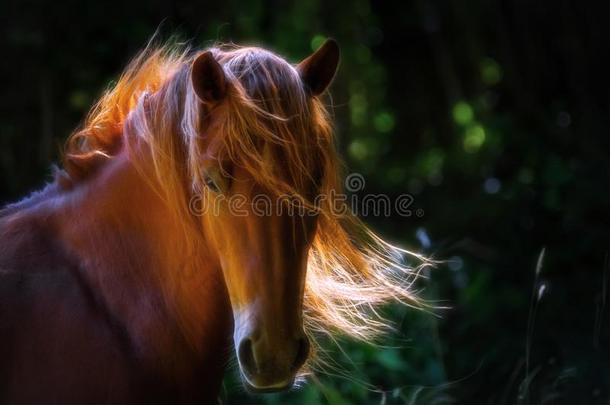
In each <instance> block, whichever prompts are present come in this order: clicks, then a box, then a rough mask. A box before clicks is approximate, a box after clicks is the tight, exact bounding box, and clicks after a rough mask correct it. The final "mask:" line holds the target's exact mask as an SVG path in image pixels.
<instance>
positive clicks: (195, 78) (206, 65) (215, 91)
mask: <svg viewBox="0 0 610 405" xmlns="http://www.w3.org/2000/svg"><path fill="white" fill-rule="evenodd" d="M191 83H192V85H193V90H195V94H197V97H199V99H200V100H201V102H202V103H208V104H215V103H218V102H219V101H221V100H222V99H223V98H224V97H225V95H226V94H227V80H226V77H225V72H224V70H223V69H222V66H220V64H219V63H218V62H217V61H216V59H215V58H214V55H213V54H212V52H210V51H205V52H203V53H202V54H201V55H199V56H197V58H195V60H194V61H193V65H192V66H191Z"/></svg>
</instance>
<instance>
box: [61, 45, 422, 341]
mask: <svg viewBox="0 0 610 405" xmlns="http://www.w3.org/2000/svg"><path fill="white" fill-rule="evenodd" d="M211 50H212V51H213V52H214V55H215V57H216V59H217V60H218V62H219V63H220V64H221V65H222V66H223V69H224V71H225V74H226V76H227V80H228V82H229V83H230V84H231V86H230V90H229V94H228V96H227V99H226V101H223V102H225V103H226V106H227V113H226V114H223V118H222V120H221V122H220V123H219V125H220V132H219V133H222V136H223V148H222V153H223V157H220V156H219V157H218V159H219V161H221V159H225V160H226V159H227V157H228V159H229V160H230V161H232V162H236V164H239V165H241V166H242V167H244V168H245V169H246V170H248V172H249V173H250V174H251V175H252V176H253V178H254V179H255V180H256V181H257V182H260V183H261V184H265V185H266V186H267V187H269V188H270V189H271V190H272V191H273V192H274V193H276V194H277V195H291V196H294V195H297V196H299V197H300V198H301V199H302V200H303V201H305V202H307V203H308V204H310V205H311V204H313V202H312V201H311V198H310V196H307V195H302V194H303V193H302V186H303V184H306V183H307V181H308V180H311V179H312V178H313V179H314V180H315V182H316V184H317V185H318V186H319V193H320V194H322V195H330V194H332V193H335V194H337V193H341V191H342V181H341V179H342V176H341V174H340V160H339V158H338V155H337V152H336V150H335V139H334V133H333V132H334V131H333V126H332V121H331V118H330V116H329V113H328V111H327V109H326V107H325V105H324V103H323V102H322V101H321V100H320V99H319V98H317V97H311V96H309V95H308V94H307V92H306V90H305V89H304V88H303V86H302V84H301V83H300V81H299V80H300V78H299V76H298V73H297V72H296V70H295V68H294V67H293V66H292V65H289V64H288V63H286V62H285V61H284V60H283V59H281V58H280V57H279V56H277V55H275V54H273V53H271V52H269V51H266V50H263V49H260V48H255V47H244V48H240V47H235V46H224V47H222V46H219V47H216V48H212V49H211ZM196 54H197V52H194V51H192V50H190V49H188V48H185V47H180V46H175V45H162V46H155V45H149V46H148V47H147V48H146V49H145V50H144V51H142V52H141V53H140V54H139V55H138V56H137V57H136V58H135V59H134V60H133V61H132V62H131V63H130V64H129V66H128V67H127V68H126V70H125V71H124V73H123V74H122V75H121V77H120V79H119V80H118V81H117V82H116V84H115V85H114V86H113V87H112V88H111V89H109V90H108V91H107V92H106V93H105V94H104V95H103V96H102V97H101V99H100V100H99V101H98V102H97V104H96V105H95V106H94V107H93V108H92V110H91V112H90V113H89V115H88V117H87V119H86V121H85V123H84V125H83V127H82V128H81V129H79V130H78V131H77V132H75V133H74V134H73V135H72V136H71V137H70V138H69V140H68V142H67V144H66V148H65V158H64V166H65V169H66V171H67V173H68V175H69V177H70V179H71V180H70V181H71V182H74V183H75V182H78V181H79V180H81V179H83V178H86V177H87V176H88V175H89V174H90V173H92V172H94V171H95V169H96V168H98V167H99V166H100V165H101V164H103V162H104V161H106V160H108V159H111V158H112V156H113V154H115V153H117V151H118V150H119V147H120V146H121V145H122V144H124V143H126V142H125V140H124V138H125V137H126V136H128V135H131V134H134V135H135V136H137V138H138V139H141V140H143V141H144V142H145V143H146V144H148V145H149V146H150V150H151V151H152V155H153V156H152V158H153V162H154V166H155V173H154V175H153V176H152V178H151V182H152V183H151V184H154V185H155V187H156V189H157V190H158V192H159V193H160V195H162V196H164V198H165V200H166V201H167V204H169V205H170V207H172V209H173V211H174V212H175V213H176V218H177V220H182V221H184V222H185V223H192V222H193V221H192V214H191V213H190V212H189V204H188V201H189V198H190V196H191V195H192V194H193V193H197V192H200V191H201V190H202V189H203V186H204V179H203V178H202V175H201V168H200V162H201V160H202V156H203V154H204V153H205V151H204V150H202V148H201V142H200V138H201V136H200V134H199V133H198V128H200V124H201V122H200V120H201V119H202V118H201V117H202V115H203V114H201V108H203V107H202V105H201V103H200V102H199V101H198V99H197V97H196V95H195V94H194V91H193V90H192V88H191V87H192V86H190V77H189V75H190V66H191V63H192V60H193V58H194V57H195V56H196ZM261 145H272V146H273V150H275V151H276V153H275V154H274V155H273V156H271V157H270V156H268V155H263V148H262V147H261ZM270 159H271V161H270ZM185 163H186V164H185ZM318 169H319V171H318V172H316V170H318ZM278 171H280V172H284V173H288V174H289V175H288V176H286V175H285V174H284V175H280V174H279V173H278ZM287 178H289V179H290V181H286V179H287ZM316 209H317V210H318V212H319V220H318V227H317V231H316V235H315V238H314V241H313V245H312V247H311V250H310V252H309V262H308V270H307V279H306V286H305V296H304V297H305V298H304V322H305V329H306V332H307V333H308V334H309V335H310V337H311V338H312V341H314V342H315V339H314V338H315V336H316V335H320V334H322V335H327V336H330V337H331V338H332V336H334V335H336V334H347V335H349V336H352V337H354V338H357V339H359V340H362V341H369V342H370V341H373V340H374V339H375V338H376V337H377V336H378V335H379V334H381V333H384V332H387V331H388V330H390V329H391V323H390V322H389V321H388V320H387V319H385V318H384V317H383V316H382V315H380V313H379V311H378V309H379V308H380V306H382V305H384V304H386V303H388V302H392V301H398V302H401V303H403V304H406V305H409V306H413V307H417V308H421V307H422V306H425V305H426V304H425V303H423V302H422V301H421V300H420V299H418V297H417V296H416V295H415V294H414V292H413V288H412V286H413V283H414V281H415V280H416V279H417V277H418V275H419V273H420V271H421V270H422V269H423V268H425V267H427V266H429V265H431V262H430V261H429V260H427V259H426V258H424V257H423V256H421V255H418V254H416V253H413V252H409V251H406V250H403V249H400V248H398V247H395V246H393V245H391V244H389V243H387V242H385V241H384V240H383V239H382V238H380V237H379V236H377V235H376V234H375V233H373V232H372V231H371V230H370V229H369V228H368V227H367V226H366V225H364V224H363V223H362V222H361V221H360V220H359V219H358V218H357V217H356V216H355V215H353V214H351V213H350V212H349V210H347V211H346V210H344V209H340V210H337V207H336V202H331V201H328V200H323V202H322V204H319V205H317V206H316ZM337 211H339V212H341V213H340V214H339V213H338V212H337ZM192 248H193V249H194V247H192ZM185 249H188V247H187V248H185ZM185 257H190V256H185ZM409 263H414V265H413V266H412V265H410V264H409Z"/></svg>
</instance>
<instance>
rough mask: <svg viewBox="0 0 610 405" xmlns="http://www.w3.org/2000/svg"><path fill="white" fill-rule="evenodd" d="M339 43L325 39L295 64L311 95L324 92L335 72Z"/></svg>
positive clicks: (337, 62)
mask: <svg viewBox="0 0 610 405" xmlns="http://www.w3.org/2000/svg"><path fill="white" fill-rule="evenodd" d="M339 55H340V51H339V45H338V44H337V41H335V40H334V39H331V38H329V39H327V40H326V42H324V44H322V46H321V47H320V48H318V50H317V51H315V52H314V53H313V54H311V55H310V56H308V57H307V58H306V59H305V60H303V61H302V62H301V63H299V64H298V65H297V71H298V72H299V75H300V76H301V79H302V80H303V83H305V86H307V88H308V89H309V91H310V92H311V94H312V95H313V96H319V95H320V94H322V93H324V90H326V89H327V88H328V86H329V85H330V83H331V82H332V81H333V78H334V77H335V73H337V66H338V65H339Z"/></svg>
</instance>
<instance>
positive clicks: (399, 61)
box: [0, 0, 610, 404]
mask: <svg viewBox="0 0 610 405" xmlns="http://www.w3.org/2000/svg"><path fill="white" fill-rule="evenodd" d="M0 4H1V6H0V7H1V8H0V19H1V21H0V44H1V52H0V60H1V61H0V66H1V68H0V69H1V71H0V73H1V78H2V93H1V94H2V97H0V171H1V173H2V174H1V176H0V201H2V202H8V201H11V200H14V199H16V198H19V196H23V195H24V194H25V193H27V192H28V191H31V190H33V189H35V188H37V187H40V186H41V185H42V184H43V183H44V181H45V179H48V178H49V173H50V170H49V168H50V165H51V163H52V162H54V161H57V159H58V156H59V150H60V146H61V145H62V142H63V141H64V140H65V138H66V137H67V136H68V134H69V133H70V132H71V130H72V129H74V128H75V127H76V126H77V125H78V124H79V122H80V121H81V120H82V119H83V117H84V114H85V113H86V111H87V110H88V108H89V107H90V105H91V103H92V102H93V101H94V100H95V99H96V98H97V97H98V96H99V95H100V93H101V92H102V91H103V89H104V88H105V87H106V86H107V85H108V84H109V83H110V81H111V80H112V79H113V78H116V77H117V75H118V74H119V73H120V72H121V70H122V68H123V67H124V66H125V64H126V63H127V62H128V60H129V59H130V57H132V56H133V55H134V54H135V52H136V51H137V50H138V49H140V48H141V47H142V46H143V45H144V44H145V43H146V41H147V40H148V39H149V38H150V36H151V35H152V34H153V33H154V31H155V30H156V29H157V28H158V27H160V32H161V35H162V36H165V37H167V36H168V35H169V34H171V33H174V32H177V33H179V34H181V36H182V37H183V38H185V39H190V40H193V42H194V43H195V44H197V45H201V46H207V45H210V44H211V43H213V42H214V41H216V40H221V41H234V42H237V43H240V44H243V43H246V44H251V43H257V44H263V45H264V46H265V47H268V48H271V49H273V50H275V51H277V52H279V53H280V54H282V55H285V56H286V57H287V58H288V59H289V60H292V61H294V62H296V61H298V60H300V59H301V58H303V57H304V56H306V55H307V54H309V53H310V52H311V51H312V49H314V48H315V47H317V46H318V45H319V44H320V43H321V41H322V40H323V39H324V38H325V37H326V36H332V37H334V38H336V39H337V40H338V41H339V43H340V44H341V47H342V52H343V54H342V56H343V59H342V65H341V69H340V71H339V74H338V76H337V79H336V81H335V83H334V85H333V88H332V94H333V97H332V102H333V104H334V106H335V109H334V111H335V116H336V125H337V130H338V135H339V138H340V145H341V149H342V151H343V155H344V157H345V160H346V163H347V168H348V171H350V172H358V173H362V174H363V175H364V176H365V178H366V181H367V184H366V189H365V192H374V193H381V192H384V193H387V194H389V195H390V196H397V195H398V194H401V193H410V194H411V195H413V197H414V199H415V200H414V203H413V210H414V211H413V212H414V213H415V212H417V214H418V215H415V214H414V215H412V216H411V217H402V216H396V215H394V216H392V217H370V218H366V220H367V222H369V223H371V224H372V225H373V226H374V227H375V229H377V230H379V231H380V232H382V233H383V234H384V235H386V236H387V237H389V238H390V239H391V240H394V241H398V242H400V243H401V244H404V245H405V246H407V247H409V248H411V249H414V250H419V251H422V252H424V253H426V254H429V255H433V256H434V257H436V258H438V259H444V260H447V263H446V264H444V265H441V266H439V267H438V268H437V269H436V270H433V271H432V272H431V273H430V274H429V280H428V281H427V282H426V283H425V285H424V287H425V289H424V291H423V296H424V297H425V298H427V299H430V300H440V301H438V302H439V305H445V306H450V307H451V309H449V310H442V311H441V310H439V311H437V314H438V316H432V315H429V314H425V313H418V312H415V311H413V310H410V309H406V308H403V307H392V308H388V309H387V310H388V313H389V315H390V316H392V318H393V319H395V320H396V322H397V325H398V329H399V331H398V332H397V333H396V334H395V335H392V336H389V337H388V338H387V339H386V340H384V341H383V342H382V344H383V346H382V347H372V346H368V345H363V344H359V343H355V342H352V341H342V347H343V350H344V351H345V354H343V353H342V352H341V351H340V350H339V349H338V348H337V347H336V346H333V345H328V350H329V352H330V354H331V356H332V357H334V358H335V359H337V361H338V362H339V363H340V365H341V368H340V369H338V370H336V371H335V372H333V373H332V374H333V375H324V374H320V375H319V377H318V378H315V379H313V380H312V381H310V383H309V384H308V385H306V386H305V387H304V388H302V389H300V390H297V391H295V392H292V393H288V394H281V395H272V396H256V397H251V396H248V395H247V394H245V393H244V392H243V390H242V389H241V388H240V385H239V383H238V382H237V381H236V379H235V377H234V374H235V372H234V371H231V372H228V373H227V375H228V377H227V379H226V383H225V389H224V391H223V394H222V397H223V401H224V402H225V403H244V402H245V401H249V402H251V403H286V402H288V401H294V403H310V404H316V403H332V404H343V403H412V404H431V403H435V404H440V403H464V404H478V403H489V404H513V403H524V404H525V403H532V404H539V403H540V404H541V403H545V404H550V403H566V404H575V403H586V404H595V403H599V404H602V403H603V404H608V403H609V402H608V401H610V367H609V366H610V356H609V354H610V353H609V345H610V330H609V329H610V328H609V327H608V319H609V318H608V317H609V315H608V313H607V312H608V311H610V309H608V308H605V307H606V300H607V299H608V297H607V296H606V288H607V281H608V278H609V273H610V270H609V267H610V264H609V261H610V260H609V257H608V255H609V251H610V245H609V242H610V228H609V226H610V223H609V222H610V220H609V218H610V214H609V213H608V207H609V205H610V190H609V189H610V165H609V163H608V152H609V150H610V149H609V148H610V141H609V137H608V128H609V124H610V123H609V122H608V116H609V115H608V112H609V111H608V108H609V101H608V100H609V96H608V89H609V85H610V83H609V78H610V69H609V68H610V64H608V63H607V61H606V59H607V55H608V52H609V50H610V47H609V46H608V45H609V44H608V40H609V39H610V31H609V30H608V28H607V27H608V25H609V24H610V22H609V21H608V13H607V12H606V10H604V9H602V8H601V7H599V6H594V5H593V3H592V2H589V4H587V2H577V1H574V2H570V1H562V0H557V1H546V2H526V1H515V2H488V1H459V0H449V1H445V0H437V1H424V0H420V1H398V0H394V1H383V2H382V1H380V2H372V1H371V2H369V1H367V0H355V1H352V2H331V1H320V0H300V1H297V2H294V3H290V2H280V1H250V2H237V1H228V0H223V1H218V2H201V1H189V2H187V1H174V2H172V1H121V2H102V1H62V2H59V1H45V0H32V1H19V2H15V1H7V0H2V3H0ZM417 210H419V211H417ZM543 248H545V253H544V257H542V258H541V260H540V261H541V264H542V267H541V270H540V272H539V274H538V275H537V276H536V263H537V261H538V259H539V258H540V256H541V252H542V249H543ZM541 290H542V292H541ZM527 347H529V350H528V349H527ZM0 361H1V360H0ZM384 401H385V402H384Z"/></svg>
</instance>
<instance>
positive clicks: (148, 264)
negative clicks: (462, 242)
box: [0, 39, 425, 404]
mask: <svg viewBox="0 0 610 405" xmlns="http://www.w3.org/2000/svg"><path fill="white" fill-rule="evenodd" d="M339 60H340V53H339V47H338V45H337V43H336V42H335V41H334V40H332V39H329V40H327V41H326V42H325V43H324V44H323V45H322V46H321V47H320V48H319V49H318V50H316V51H315V52H314V53H313V54H311V55H310V56H308V57H307V58H305V59H304V60H303V61H301V62H300V63H298V64H291V63H289V62H287V61H286V60H285V59H284V58H282V57H281V56H279V55H277V54H275V53H273V52H271V51H269V50H265V49H262V48H258V47H238V46H235V45H230V46H229V45H218V46H215V47H211V48H207V49H197V48H193V47H188V46H185V45H179V44H175V43H174V44H172V43H155V42H154V41H151V42H150V43H149V44H148V45H147V46H146V47H145V48H144V49H143V50H142V51H141V52H140V53H139V54H138V55H137V56H136V57H135V58H134V59H133V60H132V61H131V62H130V63H129V65H128V66H127V68H126V69H125V70H124V72H123V73H122V74H121V76H120V78H119V79H118V81H116V83H115V84H114V86H112V87H109V88H108V89H107V90H106V91H105V93H104V94H103V95H102V96H101V98H100V99H99V100H98V101H97V103H96V104H95V105H94V106H93V107H92V109H91V111H90V112H89V114H88V115H87V117H86V119H85V120H84V122H83V124H82V125H81V126H80V127H79V128H77V130H75V132H74V133H72V134H71V135H70V137H69V138H68V140H67V142H66V145H65V148H64V151H63V156H62V164H61V168H59V167H56V168H55V171H54V175H53V179H52V181H50V182H49V183H48V184H47V185H46V186H45V187H44V188H43V189H42V190H41V191H38V192H35V193H33V194H32V195H30V196H29V197H27V198H25V199H23V200H21V201H19V202H16V203H13V204H10V205H7V206H6V207H4V208H3V209H2V211H0V359H2V361H1V362H0V402H2V403H8V404H10V403H62V404H70V403H113V404H122V403H169V402H171V403H213V402H215V401H216V399H217V396H218V392H219V390H220V385H221V382H222V378H223V373H224V370H225V367H226V365H227V362H228V361H229V359H230V358H231V352H233V353H234V355H235V356H236V358H237V363H238V366H239V373H240V375H241V379H242V381H243V384H244V386H245V387H246V388H247V389H248V390H250V391H252V392H255V393H259V392H276V391H281V390H285V389H289V388H290V387H292V386H293V384H294V382H295V380H299V379H301V378H302V377H303V376H306V375H307V374H309V373H312V372H313V370H315V364H316V361H317V359H319V357H320V356H319V353H320V349H319V348H318V344H317V343H316V342H317V339H319V337H320V336H321V335H322V336H323V335H327V336H335V335H337V334H339V333H341V334H345V335H348V336H352V337H354V338H357V339H360V340H362V341H371V340H372V339H374V338H375V337H376V336H378V335H379V334H380V333H384V332H385V331H387V330H388V329H389V328H391V323H390V322H389V321H388V320H386V319H385V318H383V317H382V316H381V315H379V312H378V311H377V310H378V308H379V307H380V306H381V305H384V304H385V303H387V302H390V301H394V300H397V301H400V302H402V303H405V304H407V305H413V306H418V305H419V304H420V303H421V300H419V299H418V297H417V295H416V294H415V293H414V292H413V291H412V290H413V289H412V283H413V280H414V277H415V275H416V274H418V269H420V268H421V266H423V265H424V264H425V258H424V257H422V256H420V255H418V254H417V253H414V252H409V251H406V250H403V249H401V248H398V247H396V246H393V245H392V244H390V243H388V242H386V241H385V240H383V239H382V238H381V237H379V236H378V235H377V234H375V233H374V232H373V231H371V230H370V229H369V228H368V227H367V226H366V225H365V224H364V223H363V222H362V221H360V220H359V219H358V218H357V217H356V216H355V215H354V214H352V213H351V212H350V211H349V210H337V204H336V203H335V202H333V201H331V199H324V198H318V197H320V196H327V195H329V194H330V193H331V192H338V193H340V192H341V191H342V187H341V178H342V176H341V169H340V166H341V164H340V160H339V157H338V154H337V151H336V147H335V142H336V140H335V135H334V132H335V131H334V129H333V125H332V117H331V115H330V112H329V110H328V108H327V105H326V104H325V102H324V96H325V95H326V94H327V89H328V87H329V85H330V84H331V82H332V80H333V78H334V76H335V73H336V71H337V67H338V65H339ZM283 196H290V197H291V201H298V202H299V203H300V204H301V205H302V206H303V207H306V208H307V210H306V211H307V215H301V214H298V215H297V214H295V212H294V211H293V212H289V210H282V211H281V212H280V210H275V209H272V210H268V211H269V212H265V214H264V215H261V213H260V210H258V209H257V207H258V205H259V204H258V203H254V202H255V200H256V201H259V202H260V201H268V202H271V205H270V207H272V208H277V207H284V208H290V207H292V206H293V205H294V204H293V203H288V202H287V199H282V197H283ZM237 197H239V198H237ZM258 197H264V198H258ZM194 201H196V202H197V204H194V203H193V202H194ZM237 202H241V204H238V203H237ZM237 205H239V207H237ZM344 205H345V204H344ZM203 207H205V208H206V209H202V208H203ZM210 207H212V208H210ZM237 208H239V210H238V209H237ZM338 211H339V212H338ZM407 256H408V258H410V259H409V260H411V261H413V260H416V261H418V263H420V264H419V265H417V266H414V265H407V263H406V261H407V260H405V258H406V257H407ZM306 363H307V364H306Z"/></svg>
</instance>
